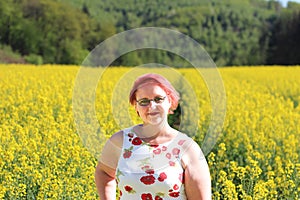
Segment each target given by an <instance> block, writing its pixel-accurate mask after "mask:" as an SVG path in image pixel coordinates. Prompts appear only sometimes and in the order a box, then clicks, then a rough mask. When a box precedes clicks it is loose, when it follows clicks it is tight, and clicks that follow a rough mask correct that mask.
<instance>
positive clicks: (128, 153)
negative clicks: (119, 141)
mask: <svg viewBox="0 0 300 200" xmlns="http://www.w3.org/2000/svg"><path fill="white" fill-rule="evenodd" d="M132 149H133V147H132V146H131V147H130V148H129V149H124V153H123V158H130V156H131V154H132V151H131V150H132Z"/></svg>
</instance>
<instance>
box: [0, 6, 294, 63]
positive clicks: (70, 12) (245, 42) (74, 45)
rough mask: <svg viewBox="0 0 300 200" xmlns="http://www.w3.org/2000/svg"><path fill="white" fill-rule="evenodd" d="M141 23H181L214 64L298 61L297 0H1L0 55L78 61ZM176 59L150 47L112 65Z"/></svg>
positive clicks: (0, 60)
mask: <svg viewBox="0 0 300 200" xmlns="http://www.w3.org/2000/svg"><path fill="white" fill-rule="evenodd" d="M139 27H164V28H169V29H174V30H177V31H180V32H181V33H183V34H186V35H188V36H190V37H191V38H193V39H195V40H196V41H197V42H198V43H199V44H201V45H202V46H203V48H204V49H205V50H206V51H207V52H208V53H209V55H210V56H211V58H212V59H213V61H214V62H215V63H216V64H217V66H245V65H247V66H251V65H277V64H279V65H297V64H299V63H300V54H299V53H298V52H300V37H299V35H300V4H298V3H292V2H289V3H288V6H287V7H283V6H282V5H281V4H280V3H279V2H277V1H272V0H271V1H264V0H226V1H220V0H202V1H199V0H186V1H181V0H172V1H169V0H151V1H147V0H126V1H112V0H101V1H83V0H5V1H4V0H1V1H0V63H11V62H23V63H33V64H44V63H50V64H81V63H82V61H83V60H84V58H85V57H86V56H87V55H88V54H89V52H90V51H91V50H92V49H94V48H95V47H96V46H97V45H98V44H100V43H101V42H102V41H104V40H105V39H107V38H109V37H110V36H113V35H114V34H116V33H120V32H122V31H126V30H129V29H133V28H139ZM181 59H182V58H180V57H179V56H176V55H172V54H170V53H169V52H164V51H162V50H154V49H147V50H138V51H134V52H131V53H128V54H126V55H123V56H121V57H120V58H118V59H117V60H115V61H114V63H112V65H115V66H121V65H122V66H134V65H140V64H142V63H145V62H156V63H176V62H177V61H179V60H181ZM183 65H184V64H183ZM186 65H188V64H186Z"/></svg>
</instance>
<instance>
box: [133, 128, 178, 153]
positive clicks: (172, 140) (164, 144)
mask: <svg viewBox="0 0 300 200" xmlns="http://www.w3.org/2000/svg"><path fill="white" fill-rule="evenodd" d="M136 126H142V124H140V125H136ZM136 126H132V127H130V128H129V133H132V134H134V137H138V138H140V139H141V140H142V141H143V143H144V144H147V145H148V146H151V147H158V146H167V145H169V144H170V143H172V142H174V141H175V140H176V138H177V137H178V136H179V135H180V132H179V131H176V135H175V136H174V137H173V138H172V139H170V140H168V141H165V142H163V143H156V144H151V143H149V142H146V141H144V140H143V138H141V137H140V136H138V134H137V133H136V132H135V131H134V127H136Z"/></svg>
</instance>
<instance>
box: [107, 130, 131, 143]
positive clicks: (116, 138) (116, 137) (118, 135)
mask: <svg viewBox="0 0 300 200" xmlns="http://www.w3.org/2000/svg"><path fill="white" fill-rule="evenodd" d="M130 129H131V128H125V129H122V130H120V131H118V132H115V133H114V134H113V135H112V136H111V137H110V138H109V140H110V142H112V143H113V144H115V145H117V146H118V147H122V145H123V140H124V133H126V132H128V130H130Z"/></svg>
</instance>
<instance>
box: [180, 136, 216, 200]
mask: <svg viewBox="0 0 300 200" xmlns="http://www.w3.org/2000/svg"><path fill="white" fill-rule="evenodd" d="M182 160H183V163H184V164H183V165H184V168H185V172H184V180H185V181H184V185H185V190H186V195H187V199H188V200H211V198H212V196H211V179H210V172H209V168H208V165H207V162H206V160H205V157H204V155H203V153H202V151H201V149H200V147H199V146H198V144H197V143H196V142H194V141H192V142H191V145H190V146H189V147H188V149H187V151H186V152H185V154H184V156H183V158H182Z"/></svg>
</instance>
